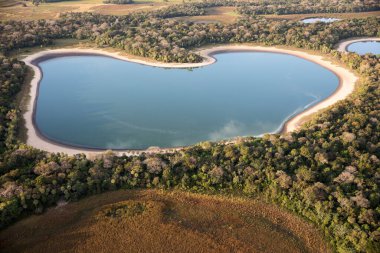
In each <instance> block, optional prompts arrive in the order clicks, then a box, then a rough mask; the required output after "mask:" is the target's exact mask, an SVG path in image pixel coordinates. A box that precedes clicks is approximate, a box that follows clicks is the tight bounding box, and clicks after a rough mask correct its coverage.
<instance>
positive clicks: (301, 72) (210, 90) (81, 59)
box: [35, 52, 339, 149]
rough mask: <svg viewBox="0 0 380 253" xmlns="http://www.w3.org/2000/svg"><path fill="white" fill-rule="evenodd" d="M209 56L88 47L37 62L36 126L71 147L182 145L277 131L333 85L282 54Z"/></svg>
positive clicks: (327, 76)
mask: <svg viewBox="0 0 380 253" xmlns="http://www.w3.org/2000/svg"><path fill="white" fill-rule="evenodd" d="M215 57H216V59H217V62H216V63H215V64H211V65H209V66H205V67H201V68H194V69H174V68H171V69H169V68H158V67H151V66H146V65H140V64H136V63H131V62H126V61H121V60H117V59H114V58H110V57H105V56H90V55H82V56H65V57H58V58H52V59H49V60H45V61H42V62H40V63H39V65H40V67H41V70H42V72H43V78H42V80H41V82H40V88H39V96H38V100H37V103H36V108H35V110H36V111H35V123H36V126H37V127H38V129H39V130H40V132H41V133H42V134H43V135H44V136H45V137H47V138H49V139H51V140H55V141H57V142H60V143H65V144H70V145H74V146H82V147H93V148H113V149H117V148H118V149H121V148H130V149H144V148H148V147H150V146H159V147H175V146H184V145H190V144H195V143H197V142H200V141H206V140H212V141H217V140H222V139H226V138H232V137H236V136H248V135H249V136H255V135H260V134H263V133H269V132H274V131H277V130H279V128H280V127H281V126H282V124H283V123H284V121H285V120H286V119H288V118H289V117H290V116H292V115H294V114H296V113H298V112H301V111H303V110H304V109H305V108H307V107H308V106H310V105H312V104H314V103H317V102H319V101H321V100H323V99H324V98H326V97H328V96H329V95H330V94H332V93H333V92H334V91H335V89H336V88H337V87H338V85H339V79H338V77H337V76H336V75H335V74H334V73H332V72H331V71H329V70H327V69H325V68H323V67H321V66H320V65H318V64H316V63H313V62H310V61H307V60H305V59H302V58H298V57H295V56H291V55H287V54H277V53H267V52H234V53H220V54H216V55H215Z"/></svg>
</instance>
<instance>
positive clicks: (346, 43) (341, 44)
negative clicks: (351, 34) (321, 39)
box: [336, 37, 380, 52]
mask: <svg viewBox="0 0 380 253" xmlns="http://www.w3.org/2000/svg"><path fill="white" fill-rule="evenodd" d="M365 41H380V38H377V37H362V38H355V39H352V38H350V39H347V40H343V41H341V42H339V43H338V45H337V48H336V49H337V50H338V51H340V52H349V51H348V50H347V48H348V47H349V46H350V45H351V44H352V43H356V42H365Z"/></svg>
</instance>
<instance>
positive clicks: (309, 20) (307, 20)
mask: <svg viewBox="0 0 380 253" xmlns="http://www.w3.org/2000/svg"><path fill="white" fill-rule="evenodd" d="M339 20H340V19H338V18H305V19H302V20H301V22H302V23H305V24H312V23H317V22H323V23H332V22H335V21H339Z"/></svg>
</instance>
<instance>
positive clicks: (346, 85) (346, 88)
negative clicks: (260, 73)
mask: <svg viewBox="0 0 380 253" xmlns="http://www.w3.org/2000/svg"><path fill="white" fill-rule="evenodd" d="M236 51H257V52H273V53H282V54H289V55H294V56H297V57H301V58H304V59H306V60H309V61H312V62H314V63H317V64H319V65H321V66H323V67H325V68H327V69H329V70H330V71H332V72H333V73H335V74H336V75H337V76H338V77H339V80H340V84H339V87H338V88H337V90H336V91H335V92H334V93H333V94H331V96H329V97H328V98H326V99H324V100H322V101H320V102H319V103H317V104H315V105H313V106H312V107H310V108H307V109H306V110H304V111H303V112H301V113H299V114H297V115H295V116H294V117H292V118H290V119H289V120H288V121H287V122H286V123H285V124H284V126H283V129H282V132H291V131H295V130H297V129H298V128H299V127H300V125H301V123H302V122H303V119H304V117H306V116H310V115H311V114H314V113H316V112H318V111H319V110H321V109H324V108H326V107H328V106H331V105H333V104H334V103H336V102H337V101H339V100H342V99H345V98H346V97H347V96H348V95H349V94H351V93H352V92H353V90H354V87H355V82H356V80H357V77H356V76H355V75H354V74H353V73H352V72H350V71H349V70H347V69H345V68H343V67H341V66H338V65H336V64H334V63H332V62H330V61H328V60H326V59H324V57H323V56H319V55H313V54H310V53H306V52H302V51H295V50H289V49H280V48H275V47H263V46H249V45H226V46H216V47H212V48H207V49H200V50H198V51H197V52H196V53H198V54H200V55H201V56H202V57H204V61H203V62H201V63H184V64H182V63H159V62H150V61H144V60H141V59H134V58H130V57H126V56H122V55H121V54H119V53H111V52H107V51H104V50H99V49H79V48H70V49H54V50H46V51H42V52H38V53H35V54H32V55H29V56H27V57H26V58H25V59H23V60H24V61H25V63H26V64H27V65H28V66H30V67H31V68H32V69H33V71H34V77H33V79H32V81H31V89H30V98H31V99H30V101H29V103H28V105H27V108H28V110H27V111H26V112H25V114H24V119H25V127H26V129H27V144H28V145H31V146H33V147H36V148H38V149H41V150H45V151H48V152H54V153H57V152H62V153H66V154H69V155H73V154H78V153H85V154H86V155H96V154H100V153H104V150H92V149H81V148H77V147H71V146H68V145H62V144H59V143H55V142H53V141H50V140H48V139H46V138H45V137H43V136H41V134H39V132H38V130H37V129H36V128H35V126H34V123H33V117H34V110H35V108H34V107H35V102H36V99H37V96H38V86H39V82H40V80H41V78H42V73H41V70H40V68H39V67H38V62H39V61H42V60H43V59H47V58H50V57H54V56H64V55H82V54H90V55H91V54H92V55H93V54H97V55H104V56H109V57H114V58H117V59H120V60H125V61H130V62H135V63H139V64H144V65H150V66H156V67H167V68H194V67H201V66H206V65H209V64H212V63H214V62H215V61H216V60H215V58H213V57H212V55H214V54H216V53H221V52H236ZM205 141H206V140H205ZM178 149H181V148H167V149H159V148H151V149H148V150H140V151H136V150H117V151H114V152H115V153H117V154H119V155H121V154H126V155H137V154H139V153H141V152H146V153H165V152H172V151H174V150H178Z"/></svg>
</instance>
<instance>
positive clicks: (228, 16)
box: [175, 7, 239, 24]
mask: <svg viewBox="0 0 380 253" xmlns="http://www.w3.org/2000/svg"><path fill="white" fill-rule="evenodd" d="M238 18H239V15H238V14H237V13H236V12H235V7H214V8H207V10H206V15H205V16H192V17H179V18H175V19H177V20H184V21H191V22H195V23H224V24H230V23H234V22H236V20H237V19H238Z"/></svg>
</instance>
